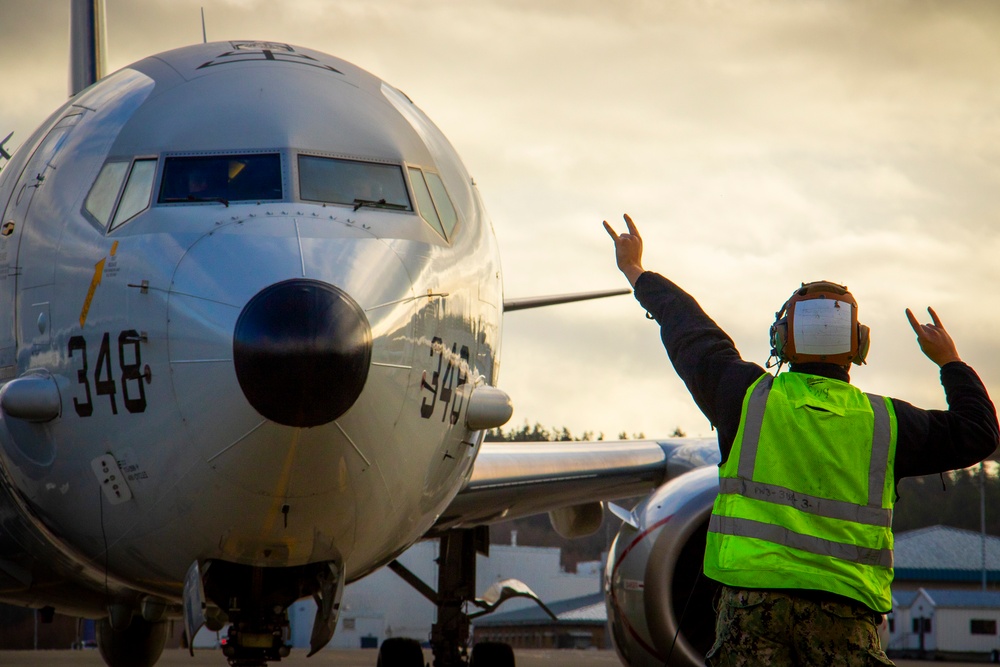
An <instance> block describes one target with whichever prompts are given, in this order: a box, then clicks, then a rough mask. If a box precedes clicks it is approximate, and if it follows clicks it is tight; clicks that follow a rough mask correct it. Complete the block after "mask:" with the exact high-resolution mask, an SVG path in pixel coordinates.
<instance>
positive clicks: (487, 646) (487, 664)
mask: <svg viewBox="0 0 1000 667" xmlns="http://www.w3.org/2000/svg"><path fill="white" fill-rule="evenodd" d="M469 667H515V665H514V649H512V648H511V647H510V644H504V643H503V642H479V643H478V644H476V645H475V646H473V647H472V660H471V661H469Z"/></svg>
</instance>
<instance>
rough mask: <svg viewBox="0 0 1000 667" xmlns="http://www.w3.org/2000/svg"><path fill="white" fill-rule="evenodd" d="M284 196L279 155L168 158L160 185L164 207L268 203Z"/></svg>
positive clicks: (160, 199)
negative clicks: (198, 204) (197, 204)
mask: <svg viewBox="0 0 1000 667" xmlns="http://www.w3.org/2000/svg"><path fill="white" fill-rule="evenodd" d="M282 197H283V192H282V187H281V157H280V156H279V155H278V154H277V153H261V154H249V155H197V156H190V157H189V156H184V157H180V156H174V157H168V158H167V159H166V160H165V162H164V166H163V183H162V185H161V186H160V197H159V199H158V200H157V201H158V202H159V203H161V204H177V203H190V202H219V203H222V204H225V205H227V206H228V205H229V202H231V201H247V200H252V201H268V200H275V199H281V198H282Z"/></svg>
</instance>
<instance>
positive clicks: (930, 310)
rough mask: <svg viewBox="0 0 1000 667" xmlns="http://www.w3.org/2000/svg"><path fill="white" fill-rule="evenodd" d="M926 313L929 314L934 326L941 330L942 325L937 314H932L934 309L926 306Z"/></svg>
mask: <svg viewBox="0 0 1000 667" xmlns="http://www.w3.org/2000/svg"><path fill="white" fill-rule="evenodd" d="M927 312H928V313H930V314H931V319H932V320H934V326H936V327H941V328H942V329H943V328H944V325H943V324H941V318H940V317H938V314H937V313H935V312H934V309H933V308H931V307H930V306H928V307H927Z"/></svg>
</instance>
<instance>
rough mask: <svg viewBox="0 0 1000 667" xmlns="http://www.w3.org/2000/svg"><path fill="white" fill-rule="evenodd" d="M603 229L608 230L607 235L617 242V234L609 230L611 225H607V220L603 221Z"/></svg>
mask: <svg viewBox="0 0 1000 667" xmlns="http://www.w3.org/2000/svg"><path fill="white" fill-rule="evenodd" d="M604 228H605V229H606V230H608V234H609V235H610V236H611V238H613V239H614V240H615V241H617V240H618V234H617V233H616V232H615V230H613V229H611V225H609V224H608V221H607V220H605V221H604Z"/></svg>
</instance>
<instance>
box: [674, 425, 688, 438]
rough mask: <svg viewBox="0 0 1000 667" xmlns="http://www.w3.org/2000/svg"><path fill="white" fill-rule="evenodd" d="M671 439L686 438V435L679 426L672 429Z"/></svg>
mask: <svg viewBox="0 0 1000 667" xmlns="http://www.w3.org/2000/svg"><path fill="white" fill-rule="evenodd" d="M670 437H671V438H686V437H687V433H685V432H684V431H683V430H682V429H681V427H680V426H678V427H677V428H675V429H674V432H673V433H671V434H670Z"/></svg>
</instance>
